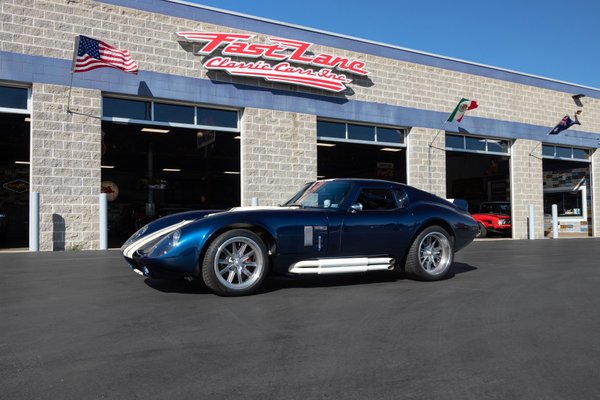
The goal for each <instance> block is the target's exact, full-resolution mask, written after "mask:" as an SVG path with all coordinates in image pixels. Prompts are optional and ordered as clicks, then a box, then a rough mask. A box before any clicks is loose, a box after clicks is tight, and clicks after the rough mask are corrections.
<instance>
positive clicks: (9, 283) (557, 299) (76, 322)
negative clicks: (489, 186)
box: [0, 239, 600, 400]
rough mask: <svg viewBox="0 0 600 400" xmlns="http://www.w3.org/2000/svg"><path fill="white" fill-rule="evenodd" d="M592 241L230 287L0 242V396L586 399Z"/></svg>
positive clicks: (497, 249) (99, 254) (597, 340)
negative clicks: (430, 276)
mask: <svg viewBox="0 0 600 400" xmlns="http://www.w3.org/2000/svg"><path fill="white" fill-rule="evenodd" d="M599 260H600V240H599V239H569V240H536V241H514V240H499V241H477V242H475V243H473V244H472V245H471V246H469V247H468V248H466V249H464V250H462V251H461V252H459V253H458V254H457V255H456V260H455V265H454V268H453V272H454V273H453V276H451V277H450V278H449V279H446V280H444V281H440V282H418V281H413V280H409V279H401V278H395V277H394V276H391V275H390V274H388V273H369V274H366V275H347V276H337V277H334V276H327V277H319V278H304V279H301V280H289V279H283V278H277V279H271V280H269V282H268V284H267V285H266V287H265V289H264V290H262V291H261V293H259V294H257V295H253V296H247V297H240V298H223V297H219V296H216V295H214V294H211V293H210V292H208V290H206V289H205V288H204V287H203V286H202V285H199V284H194V283H189V282H169V281H157V280H150V279H145V278H143V277H140V276H138V275H136V274H135V273H133V272H132V271H131V270H130V269H129V268H128V267H127V266H126V264H125V262H124V261H123V260H122V258H121V256H120V253H119V252H118V251H110V250H109V251H96V252H90V251H67V252H54V253H11V254H0V399H10V400H19V399H77V400H81V399H261V400H263V399H277V400H283V399H302V400H307V399H335V400H337V399H359V400H364V399H378V400H381V399H444V400H447V399H460V400H467V399H474V400H475V399H476V400H481V399H503V400H505V399H561V400H563V399H593V398H600V334H599V332H600V310H599V308H600V290H599V289H600V261H599Z"/></svg>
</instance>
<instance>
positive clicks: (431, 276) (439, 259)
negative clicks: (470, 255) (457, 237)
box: [404, 226, 454, 281]
mask: <svg viewBox="0 0 600 400" xmlns="http://www.w3.org/2000/svg"><path fill="white" fill-rule="evenodd" d="M453 260H454V249H453V248H452V241H451V239H450V235H449V234H448V232H446V230H445V229H443V228H441V227H439V226H430V227H428V228H426V229H424V230H423V231H422V232H421V233H419V235H418V236H417V238H416V239H415V240H414V242H413V243H412V245H411V247H410V250H409V251H408V255H407V256H406V263H405V264H404V268H405V271H406V272H407V273H408V274H410V275H412V276H413V277H415V278H418V279H422V280H427V281H435V280H439V279H442V278H444V277H445V276H446V275H447V274H448V272H449V271H450V266H451V265H452V261H453Z"/></svg>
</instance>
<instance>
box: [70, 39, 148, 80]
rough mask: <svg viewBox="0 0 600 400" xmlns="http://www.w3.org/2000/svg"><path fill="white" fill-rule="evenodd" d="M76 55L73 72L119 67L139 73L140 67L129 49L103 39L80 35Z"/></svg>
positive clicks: (132, 72) (122, 69)
mask: <svg viewBox="0 0 600 400" xmlns="http://www.w3.org/2000/svg"><path fill="white" fill-rule="evenodd" d="M78 39H79V40H78V41H77V43H78V44H77V46H76V47H77V50H76V54H75V55H74V62H73V72H87V71H91V70H93V69H96V68H117V69H120V70H121V71H125V72H129V73H131V74H137V72H138V67H137V65H136V64H135V61H133V58H131V54H129V51H127V50H121V49H117V48H116V47H112V46H110V45H108V44H106V43H104V42H103V41H100V40H96V39H92V38H89V37H86V36H83V35H80V36H79V38H78Z"/></svg>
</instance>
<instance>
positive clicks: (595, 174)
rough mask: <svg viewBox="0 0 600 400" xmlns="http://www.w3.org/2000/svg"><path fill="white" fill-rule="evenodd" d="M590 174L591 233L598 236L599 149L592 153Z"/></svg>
mask: <svg viewBox="0 0 600 400" xmlns="http://www.w3.org/2000/svg"><path fill="white" fill-rule="evenodd" d="M590 172H591V175H592V182H591V183H592V204H591V210H590V212H591V213H592V234H593V235H594V236H595V237H600V149H596V150H595V151H594V152H593V153H592V164H591V165H590Z"/></svg>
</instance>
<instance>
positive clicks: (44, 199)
mask: <svg viewBox="0 0 600 400" xmlns="http://www.w3.org/2000/svg"><path fill="white" fill-rule="evenodd" d="M68 94H69V88H68V87H66V86H56V85H45V84H34V85H33V89H32V96H31V97H32V110H31V190H32V191H37V192H39V193H40V207H41V210H40V250H46V251H47V250H76V249H97V248H98V246H99V236H98V234H99V233H98V228H99V224H98V208H99V207H98V194H99V193H100V143H101V134H100V119H99V116H100V100H101V95H100V91H98V90H88V89H77V88H73V91H72V94H71V109H74V110H76V111H78V112H81V113H82V114H86V115H77V114H69V113H67V100H68ZM88 115H89V116H88Z"/></svg>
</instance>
